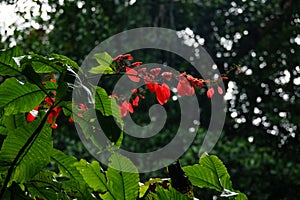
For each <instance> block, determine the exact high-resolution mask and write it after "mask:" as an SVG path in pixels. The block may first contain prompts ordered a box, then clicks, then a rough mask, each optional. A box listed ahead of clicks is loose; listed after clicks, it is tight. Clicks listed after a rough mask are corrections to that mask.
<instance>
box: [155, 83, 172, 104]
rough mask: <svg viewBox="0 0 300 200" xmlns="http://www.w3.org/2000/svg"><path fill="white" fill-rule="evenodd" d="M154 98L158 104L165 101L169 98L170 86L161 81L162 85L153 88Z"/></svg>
mask: <svg viewBox="0 0 300 200" xmlns="http://www.w3.org/2000/svg"><path fill="white" fill-rule="evenodd" d="M155 94H156V99H157V101H158V102H159V104H160V105H163V104H165V103H167V101H168V100H169V99H170V95H171V92H170V88H169V86H168V85H167V84H165V83H163V84H162V85H158V86H157V87H156V90H155Z"/></svg>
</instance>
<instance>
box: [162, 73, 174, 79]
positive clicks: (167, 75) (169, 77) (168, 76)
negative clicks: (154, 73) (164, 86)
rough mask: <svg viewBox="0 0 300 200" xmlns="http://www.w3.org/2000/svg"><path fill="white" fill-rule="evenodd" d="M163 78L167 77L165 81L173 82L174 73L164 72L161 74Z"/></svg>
mask: <svg viewBox="0 0 300 200" xmlns="http://www.w3.org/2000/svg"><path fill="white" fill-rule="evenodd" d="M161 76H162V77H165V79H166V80H167V81H170V80H171V77H172V72H163V73H162V74H161Z"/></svg>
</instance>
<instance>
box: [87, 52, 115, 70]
mask: <svg viewBox="0 0 300 200" xmlns="http://www.w3.org/2000/svg"><path fill="white" fill-rule="evenodd" d="M93 57H94V58H95V59H96V61H97V62H98V63H99V64H100V65H99V66H96V67H93V68H92V69H90V70H89V72H90V73H92V74H112V73H114V70H113V69H112V68H111V64H112V62H113V58H112V57H111V56H110V55H109V54H108V53H106V52H104V53H97V54H95V55H94V56H93Z"/></svg>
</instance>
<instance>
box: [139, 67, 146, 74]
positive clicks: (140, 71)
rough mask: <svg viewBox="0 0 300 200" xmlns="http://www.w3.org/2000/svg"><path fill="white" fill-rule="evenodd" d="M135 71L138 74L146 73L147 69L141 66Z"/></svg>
mask: <svg viewBox="0 0 300 200" xmlns="http://www.w3.org/2000/svg"><path fill="white" fill-rule="evenodd" d="M137 72H138V74H146V72H147V69H146V68H145V67H143V68H140V69H139V70H138V71H137Z"/></svg>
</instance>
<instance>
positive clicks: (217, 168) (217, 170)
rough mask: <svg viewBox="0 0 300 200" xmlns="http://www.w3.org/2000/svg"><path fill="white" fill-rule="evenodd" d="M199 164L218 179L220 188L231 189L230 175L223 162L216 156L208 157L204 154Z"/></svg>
mask: <svg viewBox="0 0 300 200" xmlns="http://www.w3.org/2000/svg"><path fill="white" fill-rule="evenodd" d="M199 163H200V165H202V166H204V167H206V168H208V169H210V170H211V171H213V173H214V174H215V175H216V176H217V177H218V179H219V182H220V184H221V186H222V188H225V189H229V190H230V189H232V183H231V181H230V175H229V173H228V171H227V169H226V167H225V165H224V164H223V162H222V161H221V160H220V159H219V158H218V157H217V156H214V155H211V156H209V155H208V154H206V153H204V154H203V155H202V156H201V158H200V160H199Z"/></svg>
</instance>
